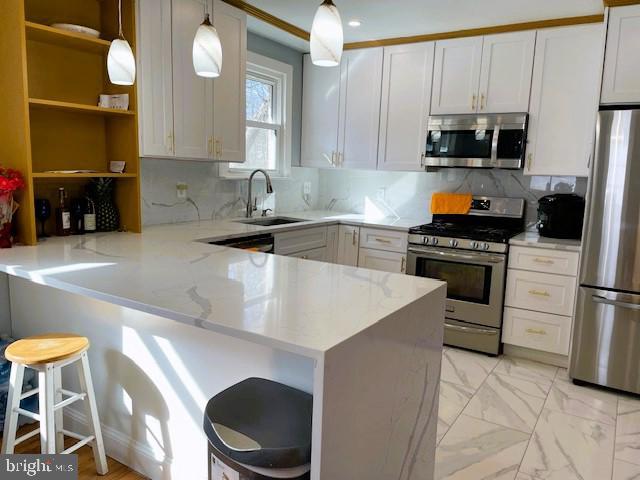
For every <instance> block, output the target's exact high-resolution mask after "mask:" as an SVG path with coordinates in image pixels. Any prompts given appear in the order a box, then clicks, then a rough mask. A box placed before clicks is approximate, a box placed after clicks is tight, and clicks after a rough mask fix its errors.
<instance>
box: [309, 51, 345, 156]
mask: <svg viewBox="0 0 640 480" xmlns="http://www.w3.org/2000/svg"><path fill="white" fill-rule="evenodd" d="M339 102H340V67H316V66H315V65H314V64H313V63H311V56H310V55H305V56H304V67H303V92H302V157H301V165H302V166H303V167H320V168H331V167H335V166H336V162H337V160H336V158H337V150H338V112H339V110H338V105H339Z"/></svg>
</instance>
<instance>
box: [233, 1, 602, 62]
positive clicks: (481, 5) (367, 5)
mask: <svg viewBox="0 0 640 480" xmlns="http://www.w3.org/2000/svg"><path fill="white" fill-rule="evenodd" d="M245 1H246V2H247V3H250V4H251V5H253V6H255V7H257V8H260V9H261V10H264V11H266V12H268V13H270V14H272V15H275V16H276V17H278V18H280V19H282V20H285V21H287V22H289V23H292V24H293V25H295V26H297V27H300V28H302V29H303V30H306V31H310V30H311V23H312V21H313V16H314V14H315V11H316V8H317V7H318V5H319V4H320V3H321V1H320V0H245ZM334 3H335V4H336V6H337V7H338V9H339V11H340V14H341V16H342V21H343V24H344V25H345V27H344V33H345V42H347V43H349V42H359V41H364V40H377V39H381V38H389V37H405V36H410V35H421V34H428V33H441V32H449V31H452V30H464V29H468V28H478V27H490V26H493V25H504V24H510V23H520V22H530V21H534V20H548V19H552V18H562V17H577V16H582V15H593V14H599V13H603V12H604V7H603V3H602V0H334ZM352 19H358V20H360V21H361V22H362V25H361V26H360V27H358V28H353V27H349V26H347V25H346V23H347V22H348V21H349V20H352ZM249 30H251V31H254V32H255V33H258V34H261V35H263V36H266V37H268V38H271V39H273V40H275V41H278V42H280V43H284V44H286V45H289V46H291V47H293V48H295V49H297V50H301V51H308V44H307V42H305V41H303V40H301V39H299V38H296V37H293V36H292V35H290V34H288V33H286V32H282V31H281V30H279V29H277V28H275V27H272V26H270V25H267V24H265V23H263V22H261V21H259V20H256V19H250V21H249Z"/></svg>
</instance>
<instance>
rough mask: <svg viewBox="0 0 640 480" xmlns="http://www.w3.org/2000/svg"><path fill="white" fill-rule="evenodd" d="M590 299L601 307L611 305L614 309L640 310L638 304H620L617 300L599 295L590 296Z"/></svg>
mask: <svg viewBox="0 0 640 480" xmlns="http://www.w3.org/2000/svg"><path fill="white" fill-rule="evenodd" d="M591 299H592V300H593V301H594V302H595V303H601V304H603V305H612V306H614V307H620V308H628V309H631V310H640V304H638V303H630V302H620V301H618V300H611V299H609V298H606V297H601V296H600V295H592V296H591Z"/></svg>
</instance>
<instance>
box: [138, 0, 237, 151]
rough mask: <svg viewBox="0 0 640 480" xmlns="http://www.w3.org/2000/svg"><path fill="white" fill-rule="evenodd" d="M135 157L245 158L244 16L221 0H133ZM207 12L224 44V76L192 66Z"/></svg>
mask: <svg viewBox="0 0 640 480" xmlns="http://www.w3.org/2000/svg"><path fill="white" fill-rule="evenodd" d="M138 8H139V11H138V15H137V19H138V39H139V41H138V52H137V53H138V55H137V58H138V67H139V78H138V94H139V98H140V105H141V107H140V116H139V118H140V155H141V156H148V157H173V158H185V159H196V160H226V161H232V162H243V161H244V160H245V134H246V132H245V130H246V127H245V82H246V80H245V72H246V45H247V33H246V32H247V30H246V15H245V13H244V12H242V11H241V10H239V9H236V8H234V7H232V6H230V5H228V4H226V3H224V2H222V1H220V0H215V1H214V0H159V1H158V0H139V1H138ZM205 11H209V12H213V15H212V19H213V22H214V25H215V27H216V29H217V31H218V34H219V35H220V40H221V43H222V50H223V52H224V54H223V63H222V74H221V75H220V77H218V78H202V77H199V76H197V75H196V74H195V71H194V69H193V60H192V51H193V39H194V37H195V34H196V30H197V29H198V27H199V26H200V24H201V23H202V20H203V19H204V14H205Z"/></svg>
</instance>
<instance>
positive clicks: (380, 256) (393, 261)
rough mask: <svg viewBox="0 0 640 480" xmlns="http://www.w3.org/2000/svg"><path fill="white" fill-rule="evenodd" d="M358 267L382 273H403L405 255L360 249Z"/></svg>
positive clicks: (405, 263)
mask: <svg viewBox="0 0 640 480" xmlns="http://www.w3.org/2000/svg"><path fill="white" fill-rule="evenodd" d="M358 266H359V267H362V268H369V269H371V270H382V271H383V272H391V273H405V270H406V267H407V254H406V253H397V252H385V251H383V250H371V249H369V248H361V249H360V251H359V253H358Z"/></svg>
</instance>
